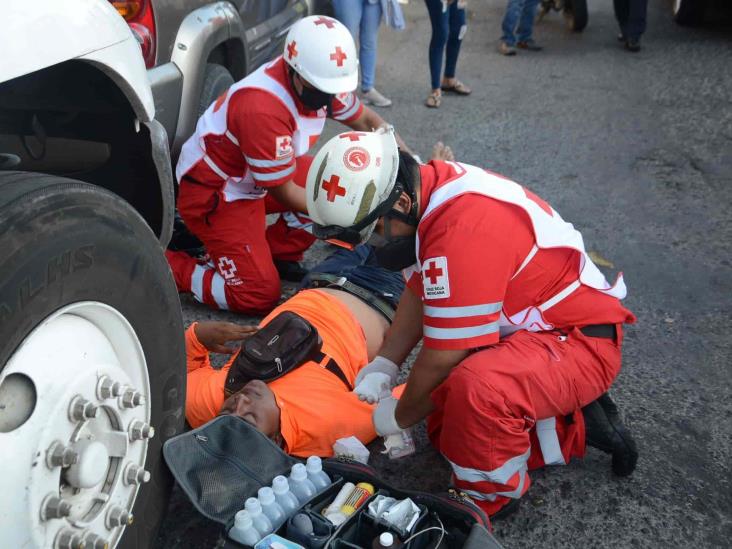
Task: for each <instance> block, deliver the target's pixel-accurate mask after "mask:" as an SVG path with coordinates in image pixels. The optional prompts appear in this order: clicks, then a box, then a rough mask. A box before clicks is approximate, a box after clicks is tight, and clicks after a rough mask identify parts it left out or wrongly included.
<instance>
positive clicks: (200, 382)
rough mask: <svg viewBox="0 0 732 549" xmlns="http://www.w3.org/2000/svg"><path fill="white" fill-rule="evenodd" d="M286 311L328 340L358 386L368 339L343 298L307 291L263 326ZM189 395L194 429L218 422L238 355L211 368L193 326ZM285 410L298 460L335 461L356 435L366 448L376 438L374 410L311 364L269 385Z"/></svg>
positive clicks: (330, 352) (289, 447)
mask: <svg viewBox="0 0 732 549" xmlns="http://www.w3.org/2000/svg"><path fill="white" fill-rule="evenodd" d="M283 311H292V312H294V313H297V314H299V315H300V316H302V317H303V318H306V319H307V320H308V321H309V322H310V323H311V324H312V325H313V326H315V328H316V329H317V330H318V333H319V334H320V337H321V338H322V339H323V347H322V351H323V353H325V354H326V355H327V356H330V357H332V358H333V359H335V361H336V362H337V363H338V365H339V366H340V368H341V370H343V373H344V374H345V376H346V378H347V379H348V380H349V382H350V383H351V384H352V385H353V384H354V380H355V379H356V375H357V374H358V372H359V370H360V369H361V368H363V367H364V366H365V365H366V364H367V363H368V355H367V351H366V336H365V335H364V332H363V329H362V328H361V325H360V324H359V322H358V320H357V319H356V318H355V317H354V316H353V314H352V313H351V311H350V310H349V309H348V308H347V307H346V306H345V305H344V304H343V303H341V302H340V301H339V300H338V298H336V297H334V296H333V295H331V294H328V293H327V292H322V291H320V290H316V289H310V290H303V291H301V292H300V293H298V294H296V295H295V296H293V297H292V298H290V299H288V300H287V301H286V302H285V303H283V304H282V305H280V306H279V307H277V308H276V309H275V310H274V311H272V312H271V313H270V314H269V315H268V316H267V317H266V318H265V319H264V320H262V322H261V324H260V325H261V326H264V325H265V324H267V323H268V322H269V321H270V320H271V319H272V318H274V317H275V316H276V315H277V314H279V313H281V312H283ZM186 354H187V362H188V390H187V395H186V419H187V420H188V423H190V424H191V426H193V427H198V426H199V425H202V424H203V423H205V422H207V421H209V420H211V419H213V418H214V417H215V416H216V415H217V414H218V413H219V411H220V410H221V406H222V405H223V403H224V383H225V381H226V376H227V373H228V371H229V368H230V367H231V364H232V362H233V361H234V358H235V357H236V355H234V356H232V358H231V360H229V362H227V364H226V365H225V366H224V367H223V368H221V369H220V370H215V369H213V368H212V367H211V363H210V361H209V356H208V351H207V350H206V348H205V347H204V346H203V345H202V344H201V343H200V342H199V341H198V339H197V338H196V334H195V332H194V330H193V326H191V327H189V328H188V331H187V332H186ZM268 386H269V388H270V389H271V390H272V392H273V393H274V395H275V400H276V402H277V405H278V406H279V408H280V430H281V432H282V437H283V438H284V440H285V444H286V448H285V449H286V451H287V452H288V453H289V454H292V455H295V456H303V457H305V456H311V455H319V456H331V455H333V448H332V446H333V443H334V442H335V441H336V440H337V439H339V438H342V437H348V436H352V435H353V436H355V437H356V438H358V439H359V440H360V441H361V442H363V443H364V444H367V443H369V442H371V441H372V440H373V439H374V438H376V432H375V431H374V426H373V423H372V421H371V415H372V412H373V405H370V404H367V403H366V402H362V401H360V400H359V399H358V396H357V395H356V394H355V393H353V392H350V391H349V390H348V389H347V388H346V386H345V385H344V383H343V382H342V381H341V380H340V379H338V377H336V376H335V375H334V374H333V373H331V372H329V371H328V370H326V369H324V368H323V367H321V366H320V365H319V364H318V363H316V362H312V361H310V362H306V363H305V364H303V365H302V366H300V367H299V368H297V369H295V370H293V371H291V372H289V373H288V374H287V375H285V376H283V377H281V378H279V379H276V380H274V381H272V382H270V383H269V384H268Z"/></svg>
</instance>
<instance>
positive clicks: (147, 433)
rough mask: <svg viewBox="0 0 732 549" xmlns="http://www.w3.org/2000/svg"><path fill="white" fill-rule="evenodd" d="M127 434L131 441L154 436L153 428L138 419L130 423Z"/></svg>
mask: <svg viewBox="0 0 732 549" xmlns="http://www.w3.org/2000/svg"><path fill="white" fill-rule="evenodd" d="M128 432H129V435H130V440H131V441H135V440H143V439H147V438H152V437H154V436H155V428H154V427H153V426H152V425H148V424H147V423H145V422H144V421H140V420H139V419H136V420H134V421H133V422H132V423H130V428H129V429H128Z"/></svg>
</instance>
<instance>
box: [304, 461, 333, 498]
mask: <svg viewBox="0 0 732 549" xmlns="http://www.w3.org/2000/svg"><path fill="white" fill-rule="evenodd" d="M305 470H306V471H307V474H308V479H310V482H312V483H313V486H315V491H316V492H322V491H323V490H325V489H326V488H327V487H328V486H330V485H331V481H330V477H329V476H328V473H326V472H325V471H323V461H322V460H321V459H320V458H319V457H318V456H310V457H309V458H308V461H307V464H306V465H305Z"/></svg>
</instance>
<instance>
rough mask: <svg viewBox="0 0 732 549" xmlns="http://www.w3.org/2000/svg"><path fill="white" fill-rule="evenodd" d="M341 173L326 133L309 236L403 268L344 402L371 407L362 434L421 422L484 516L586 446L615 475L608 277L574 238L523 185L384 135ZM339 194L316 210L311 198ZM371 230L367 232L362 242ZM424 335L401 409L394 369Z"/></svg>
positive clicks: (626, 439) (311, 177) (621, 434)
mask: <svg viewBox="0 0 732 549" xmlns="http://www.w3.org/2000/svg"><path fill="white" fill-rule="evenodd" d="M358 145H359V146H360V147H361V148H363V150H364V151H365V156H367V157H368V158H369V159H370V164H369V166H367V167H366V169H360V170H358V171H354V169H353V166H349V165H348V154H345V153H346V151H345V146H344V145H343V144H342V141H341V140H339V139H338V136H336V137H335V138H333V139H332V140H331V141H329V142H328V143H327V144H326V145H324V146H323V148H322V149H321V150H320V151H319V152H318V154H317V155H316V156H315V158H314V160H313V164H312V166H311V169H310V171H309V174H308V180H307V185H306V191H307V199H308V210H309V212H310V216H311V218H312V219H313V222H314V227H313V228H314V232H315V234H316V235H317V236H319V237H321V238H337V239H339V240H341V241H345V242H349V243H355V242H357V241H359V240H361V239H365V238H369V237H370V242H371V243H373V244H376V245H379V246H381V247H380V248H379V249H378V250H377V258H378V259H379V261H380V262H381V264H382V265H383V266H386V267H389V268H392V269H400V268H401V269H405V270H404V274H405V277H406V279H407V284H408V291H405V292H404V294H403V295H402V298H401V300H400V302H399V307H398V310H397V314H396V317H395V320H394V323H393V324H392V327H391V329H390V331H389V333H388V334H387V337H386V340H385V342H384V344H383V345H382V347H381V349H380V351H379V356H377V357H376V358H375V359H374V360H373V361H372V362H371V363H370V364H369V365H367V366H366V367H365V368H364V369H363V370H361V372H360V373H359V376H358V377H357V379H356V382H357V386H356V389H355V391H356V392H357V393H359V396H361V397H362V398H364V399H367V400H369V401H377V400H379V397H380V395H383V398H381V400H379V405H378V406H377V408H376V410H375V411H374V416H373V420H374V425H375V427H376V431H377V432H378V433H379V434H380V435H389V434H394V433H398V432H400V431H401V429H404V428H407V427H410V426H412V425H414V424H415V423H417V422H419V421H420V420H422V419H424V418H428V421H427V429H428V435H429V437H430V440H431V442H432V443H433V445H434V446H435V447H436V448H437V449H438V450H439V451H440V452H441V453H442V454H443V455H444V456H445V457H446V458H447V460H448V461H449V463H450V465H451V467H452V472H453V479H452V480H453V483H454V485H455V486H456V487H457V488H459V489H460V490H462V491H463V492H466V493H467V494H468V495H470V496H471V497H472V498H473V499H474V500H475V502H476V503H477V504H478V505H480V506H481V507H482V508H483V509H484V510H485V511H486V512H487V513H489V514H491V515H494V514H495V513H497V512H498V511H499V510H501V509H504V511H508V510H512V509H515V504H512V505H510V506H508V507H506V506H507V505H508V504H509V503H513V502H515V503H517V502H518V498H520V497H521V496H522V495H523V494H524V493H525V492H526V490H527V489H528V488H529V485H530V479H529V475H528V470H530V469H533V468H536V467H539V466H543V465H558V464H566V463H568V462H569V460H570V459H571V458H572V457H575V456H576V457H581V456H583V455H584V453H585V447H586V444H589V445H592V446H595V447H597V448H600V449H602V450H604V451H605V452H608V453H612V454H613V470H614V471H615V473H616V474H618V475H628V474H630V473H631V472H632V471H633V469H634V467H635V463H636V460H637V450H636V447H635V443H634V441H633V439H632V437H631V436H630V433H629V432H628V431H627V429H626V428H625V426H624V425H623V424H622V422H621V421H620V417H619V415H618V410H617V407H616V406H615V405H614V403H613V402H612V400H610V397H609V395H607V394H605V393H606V391H607V390H608V388H609V387H610V385H611V384H612V382H613V380H614V379H615V377H616V376H617V375H618V372H619V371H620V364H621V344H622V334H623V330H622V326H623V324H626V323H633V322H635V317H634V316H633V314H632V313H631V312H630V311H629V310H627V309H626V308H625V307H624V306H623V305H622V304H621V302H620V299H622V298H624V297H625V294H626V288H625V284H624V282H623V279H622V276H621V277H619V278H618V280H617V281H616V282H615V284H614V285H610V284H608V282H607V281H606V280H605V277H604V276H603V275H602V273H601V272H600V271H599V270H598V268H597V267H596V266H595V264H594V263H593V262H592V260H591V258H590V257H589V256H588V255H587V253H586V252H585V248H584V244H583V241H582V236H581V235H580V233H579V232H577V231H576V230H575V229H574V227H573V226H572V225H571V224H569V223H566V222H565V221H564V220H563V219H562V218H561V217H560V215H559V214H558V213H557V212H556V211H555V210H554V209H553V208H552V207H551V206H549V204H547V203H546V202H545V201H544V200H542V199H541V198H539V197H538V196H536V195H535V194H534V193H532V192H531V191H529V190H528V189H526V188H524V187H522V186H520V185H518V184H516V183H514V182H513V181H510V180H508V179H506V178H503V177H501V176H499V175H496V174H493V173H490V172H487V171H485V170H483V169H480V168H477V167H474V166H469V165H467V164H462V163H458V162H441V161H432V162H430V163H429V164H426V165H419V164H417V162H416V161H414V160H413V159H412V157H411V156H409V155H408V154H405V153H404V152H399V151H398V150H397V143H396V141H395V139H394V137H393V135H392V133H391V132H389V131H378V132H374V133H371V134H369V135H368V136H363V137H362V138H361V139H360V141H359V142H358ZM333 181H337V182H338V184H339V187H340V188H342V191H341V194H340V195H339V196H338V197H336V198H335V199H334V200H332V201H330V200H328V197H327V194H325V193H324V192H323V188H324V187H325V186H328V185H329V184H332V182H333ZM372 231H373V232H374V233H375V234H374V235H373V236H371V233H372ZM420 339H423V342H424V344H423V347H422V349H421V350H420V351H419V353H418V355H417V358H416V360H415V362H414V365H413V367H412V369H411V372H410V373H409V377H408V379H407V384H406V389H405V391H404V394H403V396H402V397H401V399H399V400H396V399H395V398H393V397H391V396H390V395H389V393H388V392H386V391H385V389H388V388H389V387H388V386H389V385H391V386H393V384H394V382H395V380H396V375H397V372H398V366H397V365H399V364H401V363H402V362H403V361H404V360H405V359H406V357H407V355H408V354H409V353H410V351H412V349H413V348H414V347H415V346H416V345H417V343H418V342H419V341H420Z"/></svg>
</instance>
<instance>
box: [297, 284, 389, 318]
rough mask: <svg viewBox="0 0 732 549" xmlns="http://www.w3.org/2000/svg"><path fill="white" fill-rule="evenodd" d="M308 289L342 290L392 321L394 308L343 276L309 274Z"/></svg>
mask: <svg viewBox="0 0 732 549" xmlns="http://www.w3.org/2000/svg"><path fill="white" fill-rule="evenodd" d="M309 287H310V288H333V289H335V290H343V291H344V292H346V293H349V294H351V295H354V296H356V297H357V298H359V299H360V300H361V301H363V302H364V303H366V304H367V305H371V307H373V308H374V309H376V310H377V311H379V312H380V313H381V314H382V315H384V316H385V317H386V319H387V320H388V321H389V322H392V321H393V320H394V308H393V307H392V306H391V305H389V303H387V302H386V301H385V300H383V299H381V298H380V297H379V296H378V295H376V294H375V293H373V292H370V291H369V290H366V289H365V288H362V287H361V286H358V285H356V284H354V283H353V282H349V281H348V279H346V277H345V276H336V275H332V274H327V273H310V284H309Z"/></svg>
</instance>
